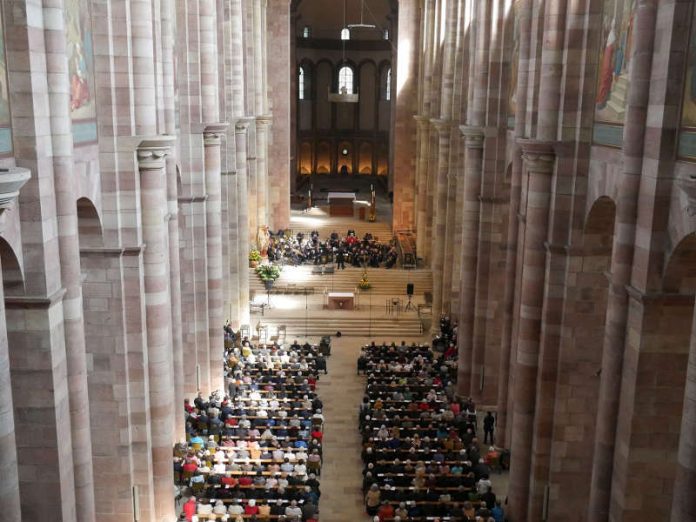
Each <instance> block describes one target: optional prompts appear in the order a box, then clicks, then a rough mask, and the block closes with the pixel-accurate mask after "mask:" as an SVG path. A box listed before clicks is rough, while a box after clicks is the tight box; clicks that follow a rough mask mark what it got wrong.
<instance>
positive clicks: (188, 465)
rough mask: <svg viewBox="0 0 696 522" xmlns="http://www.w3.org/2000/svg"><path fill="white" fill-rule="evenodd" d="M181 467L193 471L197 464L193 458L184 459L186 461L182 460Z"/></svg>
mask: <svg viewBox="0 0 696 522" xmlns="http://www.w3.org/2000/svg"><path fill="white" fill-rule="evenodd" d="M182 469H183V470H184V471H188V472H190V473H194V472H195V471H196V470H197V469H198V464H196V461H195V460H193V459H186V462H184V465H183V466H182Z"/></svg>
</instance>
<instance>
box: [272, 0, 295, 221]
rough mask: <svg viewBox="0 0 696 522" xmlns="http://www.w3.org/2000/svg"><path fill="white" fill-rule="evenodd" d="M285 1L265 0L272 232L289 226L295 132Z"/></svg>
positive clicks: (291, 36)
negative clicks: (266, 14) (266, 15)
mask: <svg viewBox="0 0 696 522" xmlns="http://www.w3.org/2000/svg"><path fill="white" fill-rule="evenodd" d="M290 3H291V2H290V1H289V0H268V7H267V11H268V22H267V28H266V35H267V39H268V42H267V43H266V54H267V56H268V58H267V68H266V70H267V73H268V82H267V87H268V91H269V98H270V100H269V101H270V107H271V112H272V114H273V125H272V126H271V128H270V136H271V138H270V141H269V146H268V167H267V170H268V171H269V173H268V180H269V182H268V185H269V192H270V196H269V202H268V205H269V216H268V217H269V223H268V224H269V226H270V227H271V228H272V229H273V230H278V229H280V228H283V229H285V228H288V226H289V225H290V180H291V177H292V179H294V177H295V175H294V171H292V170H291V165H290V156H291V154H292V153H291V150H294V149H291V135H292V134H293V133H294V132H295V129H294V127H293V126H292V124H291V116H290V111H291V108H292V107H293V106H294V105H295V100H293V98H292V94H291V92H292V91H291V84H292V82H289V81H288V78H289V77H290V76H291V74H293V73H291V71H294V70H295V67H294V64H295V62H294V59H293V57H292V56H291V52H292V50H291V48H292V46H291V45H288V43H289V42H291V40H294V38H295V36H294V27H293V24H292V23H291V20H292V18H291V15H290Z"/></svg>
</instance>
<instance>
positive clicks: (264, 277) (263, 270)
mask: <svg viewBox="0 0 696 522" xmlns="http://www.w3.org/2000/svg"><path fill="white" fill-rule="evenodd" d="M256 274H257V275H258V276H259V277H260V278H261V281H264V282H265V281H275V280H276V279H278V278H279V277H280V267H279V266H276V265H270V264H269V265H260V266H257V267H256Z"/></svg>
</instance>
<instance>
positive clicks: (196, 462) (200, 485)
mask: <svg viewBox="0 0 696 522" xmlns="http://www.w3.org/2000/svg"><path fill="white" fill-rule="evenodd" d="M321 373H326V360H325V358H324V356H323V355H322V353H321V351H320V350H319V348H318V347H317V346H312V345H309V344H305V345H304V346H301V345H300V344H299V343H297V342H294V343H293V344H292V345H291V346H289V347H287V348H284V347H283V346H279V345H277V344H272V345H259V346H254V345H253V344H252V343H251V342H250V341H249V340H248V339H246V338H245V339H243V340H242V341H241V342H240V343H239V344H238V345H234V344H231V345H230V346H228V347H227V348H226V349H225V375H226V391H227V394H226V395H224V396H223V395H222V394H221V393H219V392H216V393H214V394H212V395H211V396H210V397H208V398H205V397H203V396H202V395H201V394H199V395H198V396H197V397H196V398H195V399H194V400H193V402H191V401H190V400H188V399H187V400H185V402H184V414H185V416H186V432H187V439H188V440H187V441H185V442H181V443H180V444H178V445H177V446H176V447H175V448H174V473H175V477H176V480H177V483H178V484H179V485H180V486H181V487H184V488H187V489H189V490H190V493H191V496H190V498H189V499H188V500H187V501H186V502H185V503H184V505H183V510H182V514H181V518H182V520H188V521H191V522H196V521H202V520H224V521H234V522H237V521H241V520H245V519H250V518H251V519H255V520H263V519H271V518H273V519H276V520H287V521H288V522H316V520H317V519H318V510H319V508H318V506H319V498H320V496H321V490H320V487H319V480H318V477H319V476H320V474H321V464H322V438H323V423H324V416H323V414H322V406H323V404H322V402H321V399H320V398H319V397H318V396H317V394H316V391H315V387H316V382H317V380H318V379H319V376H320V374H321Z"/></svg>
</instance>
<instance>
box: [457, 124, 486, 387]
mask: <svg viewBox="0 0 696 522" xmlns="http://www.w3.org/2000/svg"><path fill="white" fill-rule="evenodd" d="M460 130H461V133H462V135H463V136H464V140H465V141H464V146H465V147H466V152H465V154H466V156H465V159H464V179H463V180H462V182H463V184H464V186H463V189H462V193H463V194H462V200H463V201H462V213H463V215H462V251H461V257H462V264H461V276H460V282H459V286H460V290H459V330H458V332H459V333H458V339H459V365H458V366H457V375H458V376H457V392H458V393H459V394H460V395H463V396H468V395H469V394H470V393H471V388H472V382H471V375H472V368H471V363H472V358H473V340H474V337H473V332H474V319H475V318H474V311H475V308H476V260H477V258H478V256H477V246H478V231H479V193H480V191H481V168H482V161H483V138H484V135H483V129H482V128H480V127H471V126H465V125H462V126H461V127H460Z"/></svg>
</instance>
